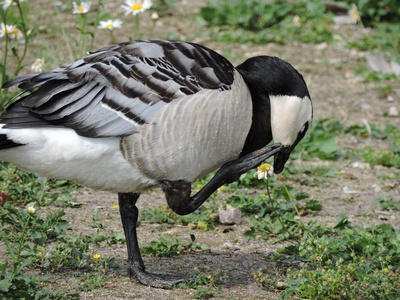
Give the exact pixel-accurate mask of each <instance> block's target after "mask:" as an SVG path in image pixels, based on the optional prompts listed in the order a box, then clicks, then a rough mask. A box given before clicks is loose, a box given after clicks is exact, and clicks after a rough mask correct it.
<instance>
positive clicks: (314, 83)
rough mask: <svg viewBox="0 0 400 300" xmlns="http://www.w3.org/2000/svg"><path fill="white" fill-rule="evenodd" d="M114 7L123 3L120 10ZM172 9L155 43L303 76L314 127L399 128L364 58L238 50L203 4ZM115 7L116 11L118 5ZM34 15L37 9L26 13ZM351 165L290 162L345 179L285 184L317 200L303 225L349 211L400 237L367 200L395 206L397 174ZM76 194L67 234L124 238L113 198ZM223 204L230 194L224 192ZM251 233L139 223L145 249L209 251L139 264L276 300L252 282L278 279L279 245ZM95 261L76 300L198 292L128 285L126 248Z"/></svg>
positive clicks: (71, 284)
mask: <svg viewBox="0 0 400 300" xmlns="http://www.w3.org/2000/svg"><path fill="white" fill-rule="evenodd" d="M44 2H46V1H41V2H40V1H38V3H39V4H38V5H39V6H40V10H46V9H47V8H46V7H45V3H44ZM119 2H121V4H122V1H119ZM119 2H118V3H119ZM176 2H177V4H176V9H174V10H172V11H171V12H170V13H169V14H167V15H165V16H163V17H162V18H161V19H160V21H158V22H157V24H156V26H155V29H154V33H153V37H154V38H166V37H168V36H170V37H173V36H175V38H178V37H179V38H180V39H182V40H190V41H194V42H197V43H201V44H203V45H204V46H207V47H210V48H212V49H214V50H217V51H218V52H220V53H221V54H224V53H229V54H230V55H229V56H228V57H229V59H230V60H231V61H232V63H233V64H234V65H237V64H239V63H241V62H242V61H243V60H245V59H246V58H248V57H251V56H255V55H271V56H278V57H280V58H282V59H284V60H286V61H288V62H290V63H291V64H292V65H293V66H294V67H295V68H297V69H298V70H299V71H300V72H301V73H302V74H303V76H304V78H305V81H306V82H307V84H308V87H309V90H310V93H311V96H312V99H313V104H314V118H315V119H319V118H332V119H336V120H340V121H341V122H342V123H343V124H344V125H345V126H348V125H353V124H359V125H363V124H364V120H366V121H367V122H368V123H370V124H377V125H381V126H384V125H386V124H392V125H395V126H397V127H398V126H400V118H399V117H392V118H391V117H387V116H385V114H384V113H385V112H387V111H388V110H389V108H390V107H391V106H395V107H396V108H397V110H399V111H400V83H399V81H398V80H397V81H395V80H393V81H390V82H389V84H390V85H392V86H393V91H392V92H391V93H390V95H389V96H390V97H388V95H383V94H382V92H380V91H379V90H378V89H376V88H377V87H380V86H384V85H387V84H388V83H387V82H384V83H364V82H363V80H362V78H360V77H359V76H358V75H357V72H356V70H357V68H359V67H360V65H365V64H366V62H365V60H364V56H365V53H363V52H360V51H358V50H355V49H347V48H345V47H344V46H343V45H341V43H340V42H338V43H337V45H325V44H322V45H312V44H303V43H296V42H290V41H288V42H287V43H285V44H284V45H277V44H265V45H239V44H233V43H229V44H224V43H217V42H213V41H210V39H209V37H208V36H209V32H210V29H209V28H207V27H205V26H204V24H202V23H201V22H199V21H197V18H196V16H195V15H194V14H195V13H196V12H197V11H198V9H199V7H201V6H202V5H204V4H205V2H206V1H194V0H186V1H176ZM114 5H115V4H107V5H106V10H108V11H111V12H113V10H112V9H111V8H112V6H114ZM32 6H33V4H32ZM116 7H117V8H118V9H119V5H118V6H116ZM32 9H35V8H34V7H32ZM49 9H52V8H49ZM118 9H114V11H117V10H118ZM115 13H116V15H115V16H113V17H117V16H121V15H117V13H118V14H121V12H119V11H118V12H115ZM148 16H149V14H147V13H144V14H143V15H142V16H141V22H143V23H142V24H143V25H142V26H143V31H146V30H147V29H148V28H150V27H151V25H152V23H151V22H150V21H146V18H147V17H148ZM121 17H122V16H121ZM126 19H127V18H125V19H123V20H124V21H125V20H126ZM68 22H72V21H71V20H66V24H68ZM71 26H72V25H71ZM339 29H341V30H343V32H345V34H347V35H352V34H363V31H362V29H360V28H359V27H357V26H356V25H343V28H339ZM116 33H118V34H116V39H117V42H123V41H126V40H128V39H129V37H130V36H131V34H130V33H129V32H126V31H125V30H123V29H121V30H118V31H116ZM172 33H173V34H172ZM53 34H54V36H53V35H52V34H49V35H48V39H49V43H51V42H54V40H55V39H56V36H55V33H53ZM98 34H99V35H98V36H97V38H96V41H95V47H94V49H97V48H100V47H103V46H106V45H107V44H108V42H109V39H108V35H106V33H103V32H100V31H99V32H98ZM144 38H146V35H144ZM350 38H351V36H350ZM54 67H56V65H55V66H54ZM336 141H337V143H338V145H339V146H340V148H345V147H348V148H350V149H353V150H358V149H361V147H362V146H364V145H370V146H372V147H373V148H375V149H385V148H387V147H388V146H389V145H390V142H389V141H385V140H378V139H376V138H374V137H371V138H358V137H353V136H350V135H345V136H339V137H338V138H337V140H336ZM355 162H358V163H363V161H362V160H359V161H349V160H339V161H335V162H327V161H320V160H317V159H314V160H312V161H309V162H306V161H301V160H299V161H295V164H296V166H297V167H298V168H299V169H301V168H303V167H307V166H310V167H316V166H321V165H324V166H328V167H332V168H336V170H337V171H339V172H340V173H341V174H342V175H341V176H338V177H333V178H324V182H323V184H309V185H301V182H302V181H304V180H307V175H306V174H296V175H293V176H292V177H291V178H289V179H288V180H286V181H285V182H286V184H288V185H292V186H294V187H295V190H296V192H301V191H304V192H307V193H309V194H310V197H311V198H312V199H318V200H319V201H321V203H322V204H323V209H322V211H320V212H318V213H316V214H314V215H310V216H306V217H305V222H307V221H308V220H310V219H317V220H319V221H321V222H324V223H325V224H332V223H333V222H334V221H335V219H336V218H337V216H338V215H339V214H340V213H341V212H347V213H348V214H349V216H350V217H349V219H350V221H352V222H353V223H358V224H363V225H365V226H370V225H371V224H374V223H382V222H387V223H390V224H391V225H393V226H394V227H395V228H397V229H399V228H400V214H399V212H386V211H379V210H377V208H376V206H374V205H373V201H374V199H375V198H377V197H379V196H382V195H386V196H388V197H392V198H393V199H395V200H399V194H400V193H399V192H400V185H399V182H398V181H399V176H398V173H399V170H398V169H397V170H396V169H394V168H386V167H382V166H375V167H373V168H370V167H369V166H368V165H367V166H366V165H363V164H359V167H355V166H354V163H355ZM395 173H397V176H396V175H395ZM383 178H384V179H383ZM76 195H77V198H76V201H77V202H80V203H83V204H84V206H83V207H81V208H63V209H64V210H65V212H66V216H65V218H66V219H67V220H68V221H69V222H70V223H71V226H72V232H75V233H77V232H83V233H91V232H95V229H93V228H91V227H89V223H90V221H91V220H92V217H93V215H94V214H95V211H96V210H97V211H98V214H99V215H98V216H99V218H100V219H102V222H103V223H104V224H105V225H106V226H107V227H108V228H113V229H114V230H115V231H121V230H122V227H121V223H120V219H119V213H118V209H115V208H113V205H115V204H117V196H116V195H115V194H111V193H107V192H101V191H94V190H90V189H87V188H80V189H78V190H77V191H76ZM226 196H229V194H228V193H227V194H226ZM159 206H162V207H165V206H166V202H165V200H164V196H163V194H162V192H161V191H160V190H158V189H154V190H151V191H149V192H148V193H146V194H142V195H141V197H140V199H139V202H138V207H139V210H143V209H144V208H146V207H151V208H152V207H159ZM47 209H55V208H51V207H50V208H47ZM368 212H372V214H368ZM249 226H250V223H249V221H248V220H247V219H246V218H244V219H243V221H242V223H241V224H240V225H237V226H230V227H229V228H231V229H232V230H231V231H229V232H227V233H224V229H226V228H227V226H224V225H219V226H217V227H216V229H215V230H212V231H202V230H199V229H190V228H188V227H186V226H178V225H165V224H149V223H148V222H146V221H145V220H144V221H142V222H141V226H140V227H139V228H138V236H139V240H140V241H141V242H143V243H146V242H149V241H152V240H154V239H157V238H159V237H160V236H164V235H166V234H172V235H175V236H176V237H178V238H180V239H182V240H184V241H186V242H188V241H189V239H190V238H189V236H190V234H191V233H193V234H195V236H196V242H198V243H201V244H204V245H206V246H207V248H208V251H207V252H198V253H197V252H193V253H189V254H185V255H182V256H179V257H172V258H156V257H145V258H144V260H145V264H146V266H147V269H148V270H149V271H153V272H157V273H166V274H176V275H184V276H192V275H194V274H196V273H197V272H203V273H207V274H215V273H216V272H217V270H220V271H221V274H222V275H224V276H226V278H225V279H224V280H223V283H222V284H220V285H219V287H220V289H221V290H220V291H219V290H215V291H213V292H212V299H275V298H276V297H277V295H278V294H279V291H272V292H271V291H266V290H265V289H263V288H262V287H260V286H259V285H257V284H256V282H255V280H254V278H253V276H252V273H253V272H256V271H257V270H258V269H260V268H262V269H265V270H269V272H270V273H271V274H273V275H274V276H275V278H277V280H278V281H279V279H280V278H279V275H280V274H276V272H277V271H276V268H275V264H274V262H273V261H271V260H270V259H268V255H270V254H274V253H276V250H277V248H279V247H281V246H282V244H278V245H274V244H272V243H271V241H268V240H262V239H251V240H248V239H246V238H244V236H243V232H244V231H245V230H247V229H248V228H249ZM97 252H98V253H99V254H100V255H101V256H103V257H104V256H112V257H114V258H115V265H114V266H113V267H112V268H111V269H110V270H109V272H108V273H107V276H106V279H105V280H106V286H105V287H104V288H100V289H95V290H93V291H89V292H80V295H81V299H153V300H155V299H195V290H194V289H191V288H175V289H172V290H162V289H155V288H150V287H147V286H143V285H141V284H139V283H137V282H135V281H132V280H130V279H129V278H128V276H127V275H126V259H127V254H126V246H125V245H116V246H115V245H114V246H104V247H102V248H100V249H99V250H98V251H97ZM83 272H84V271H79V270H78V271H65V270H63V271H60V272H55V273H52V274H48V276H49V282H48V283H47V284H46V286H47V288H50V289H54V290H64V291H69V292H73V291H78V281H77V277H78V276H82V275H83ZM210 296H211V295H210Z"/></svg>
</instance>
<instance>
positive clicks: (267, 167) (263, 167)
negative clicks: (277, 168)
mask: <svg viewBox="0 0 400 300" xmlns="http://www.w3.org/2000/svg"><path fill="white" fill-rule="evenodd" d="M269 170H271V165H270V164H262V165H261V166H259V167H258V171H260V172H268V171H269Z"/></svg>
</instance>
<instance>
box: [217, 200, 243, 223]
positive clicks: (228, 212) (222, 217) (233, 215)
mask: <svg viewBox="0 0 400 300" xmlns="http://www.w3.org/2000/svg"><path fill="white" fill-rule="evenodd" d="M240 219H241V212H240V210H238V209H236V208H234V207H232V206H231V205H229V204H227V205H226V209H224V208H223V207H222V206H220V207H219V222H220V223H221V224H225V225H232V224H240Z"/></svg>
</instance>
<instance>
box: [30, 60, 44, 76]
mask: <svg viewBox="0 0 400 300" xmlns="http://www.w3.org/2000/svg"><path fill="white" fill-rule="evenodd" d="M43 66H44V59H43V58H36V60H35V62H34V63H33V64H32V66H31V70H32V71H34V72H36V73H41V72H42V71H43Z"/></svg>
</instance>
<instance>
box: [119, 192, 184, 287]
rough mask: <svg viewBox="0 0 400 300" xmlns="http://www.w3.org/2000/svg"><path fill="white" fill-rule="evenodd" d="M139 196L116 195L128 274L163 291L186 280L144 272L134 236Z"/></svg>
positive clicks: (128, 194) (134, 194)
mask: <svg viewBox="0 0 400 300" xmlns="http://www.w3.org/2000/svg"><path fill="white" fill-rule="evenodd" d="M139 196H140V194H139V193H119V194H118V202H119V211H120V214H121V220H122V226H123V228H124V233H125V238H126V246H127V248H128V263H129V267H128V274H129V276H130V277H131V278H135V279H137V280H138V281H139V282H140V283H142V284H144V285H148V286H151V287H156V288H164V289H168V288H172V287H173V286H174V285H175V284H177V283H180V282H182V281H183V280H185V279H186V278H183V277H178V276H171V275H161V274H152V273H149V272H146V271H145V266H144V263H143V259H142V256H141V254H140V249H139V244H138V239H137V234H136V222H137V220H138V216H139V210H138V209H137V207H136V201H137V199H138V198H139Z"/></svg>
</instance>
